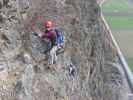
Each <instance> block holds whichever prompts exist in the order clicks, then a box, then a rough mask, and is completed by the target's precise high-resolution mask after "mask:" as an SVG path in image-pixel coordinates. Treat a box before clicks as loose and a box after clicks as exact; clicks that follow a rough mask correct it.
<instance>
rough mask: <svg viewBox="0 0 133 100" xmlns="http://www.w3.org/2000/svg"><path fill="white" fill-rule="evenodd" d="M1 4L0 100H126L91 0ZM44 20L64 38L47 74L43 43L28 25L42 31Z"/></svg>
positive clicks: (19, 0) (29, 0)
mask: <svg viewBox="0 0 133 100" xmlns="http://www.w3.org/2000/svg"><path fill="white" fill-rule="evenodd" d="M5 1H6V2H5ZM0 4H1V12H0V13H1V14H0V21H1V28H0V46H1V47H0V55H1V56H0V73H1V72H2V71H5V72H6V74H5V75H6V77H2V78H1V79H2V81H1V82H0V98H1V99H2V100H107V99H108V100H122V99H123V100H126V99H125V98H123V97H122V96H123V92H124V88H123V87H124V85H125V84H124V81H123V77H122V75H121V73H120V71H119V65H118V64H117V60H116V55H115V53H114V52H115V51H114V47H113V44H112V43H111V42H110V40H109V39H108V38H107V37H106V36H105V33H104V32H103V30H102V29H101V26H102V24H101V18H100V8H99V6H98V4H97V1H96V0H23V1H22V0H12V1H10V0H3V1H2V2H1V3H0ZM45 19H52V20H53V21H54V22H55V26H56V27H59V28H60V29H62V30H63V31H64V33H65V34H64V35H65V51H64V52H63V53H60V54H59V55H58V62H57V64H56V65H54V66H53V69H52V70H51V69H47V60H46V54H45V53H44V51H45V50H46V49H47V44H46V43H45V42H44V41H41V40H40V38H38V37H37V36H35V35H34V34H33V33H32V31H31V30H30V25H29V24H30V21H31V20H36V25H37V26H38V27H40V28H41V25H42V23H41V22H42V21H43V20H45ZM70 63H72V64H74V65H75V66H76V75H75V76H74V78H72V77H71V76H70V75H69V70H68V67H69V64H70ZM2 75H3V74H2ZM0 76H1V75H0ZM124 94H125V93H124ZM125 97H126V96H125Z"/></svg>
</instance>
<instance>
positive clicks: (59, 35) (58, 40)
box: [55, 29, 64, 45]
mask: <svg viewBox="0 0 133 100" xmlns="http://www.w3.org/2000/svg"><path fill="white" fill-rule="evenodd" d="M55 32H56V40H55V42H56V45H60V44H61V43H63V42H64V37H63V32H61V31H60V30H58V29H55Z"/></svg>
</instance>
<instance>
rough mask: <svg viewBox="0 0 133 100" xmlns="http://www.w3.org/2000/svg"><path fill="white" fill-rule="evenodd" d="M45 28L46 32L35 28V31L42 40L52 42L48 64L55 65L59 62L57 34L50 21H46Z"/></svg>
mask: <svg viewBox="0 0 133 100" xmlns="http://www.w3.org/2000/svg"><path fill="white" fill-rule="evenodd" d="M43 28H45V32H42V31H40V30H39V29H37V28H35V27H33V29H34V31H35V32H36V33H37V34H38V36H39V37H40V38H42V39H47V40H48V41H50V48H49V51H48V64H49V65H53V64H54V63H56V61H57V56H56V51H57V45H56V32H55V31H54V29H53V23H52V21H50V20H46V21H44V22H43Z"/></svg>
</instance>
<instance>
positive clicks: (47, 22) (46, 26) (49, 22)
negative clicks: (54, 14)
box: [44, 20, 53, 28]
mask: <svg viewBox="0 0 133 100" xmlns="http://www.w3.org/2000/svg"><path fill="white" fill-rule="evenodd" d="M52 25H53V23H52V21H50V20H46V21H44V27H45V28H50V27H52Z"/></svg>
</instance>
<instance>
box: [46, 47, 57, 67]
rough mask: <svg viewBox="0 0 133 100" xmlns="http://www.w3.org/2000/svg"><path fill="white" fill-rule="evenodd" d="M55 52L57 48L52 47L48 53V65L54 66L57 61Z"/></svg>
mask: <svg viewBox="0 0 133 100" xmlns="http://www.w3.org/2000/svg"><path fill="white" fill-rule="evenodd" d="M56 51H57V46H54V47H53V48H52V49H51V50H50V52H49V58H48V63H49V64H50V65H51V64H54V62H55V63H56V61H57V56H56Z"/></svg>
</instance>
